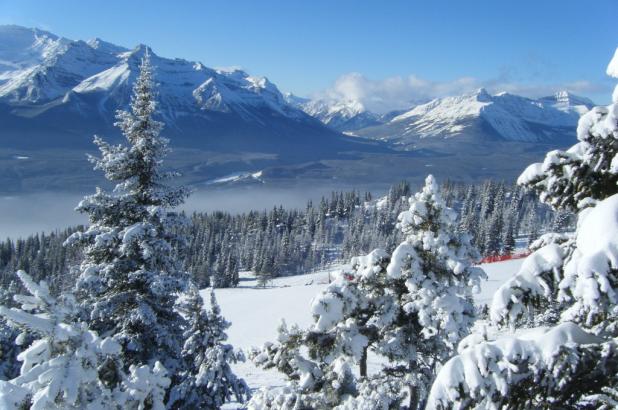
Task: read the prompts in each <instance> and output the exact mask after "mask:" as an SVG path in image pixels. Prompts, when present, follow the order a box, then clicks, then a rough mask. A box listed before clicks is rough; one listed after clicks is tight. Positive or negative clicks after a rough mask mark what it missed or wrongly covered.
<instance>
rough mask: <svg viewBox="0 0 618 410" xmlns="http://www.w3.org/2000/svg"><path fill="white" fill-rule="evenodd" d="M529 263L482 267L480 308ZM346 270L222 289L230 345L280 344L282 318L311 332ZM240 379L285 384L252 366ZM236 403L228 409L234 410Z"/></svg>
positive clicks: (372, 362) (241, 368) (246, 279)
mask: <svg viewBox="0 0 618 410" xmlns="http://www.w3.org/2000/svg"><path fill="white" fill-rule="evenodd" d="M522 261H523V259H518V260H510V261H505V262H497V263H491V264H485V265H481V266H482V267H483V269H484V270H485V272H486V273H487V276H488V280H487V281H483V282H482V285H481V291H480V293H479V294H477V295H476V297H475V300H476V302H477V304H479V305H481V304H486V303H487V304H488V303H489V302H491V298H492V296H493V294H494V292H495V291H496V289H498V287H499V286H500V285H501V284H502V283H504V282H505V281H506V280H507V279H508V278H510V277H511V276H513V275H514V274H515V273H517V271H518V269H519V267H520V266H521V264H522ZM343 267H344V266H343V265H340V266H334V267H331V268H330V269H326V270H322V271H318V272H314V273H310V274H306V275H299V276H290V277H284V278H277V279H274V280H273V281H272V282H271V283H269V285H268V286H267V287H266V288H261V287H258V286H257V281H256V280H255V278H254V277H252V276H251V275H250V274H249V273H244V274H242V275H241V282H240V285H239V287H237V288H235V289H217V291H216V295H217V300H218V301H219V304H220V305H221V310H222V313H223V315H224V316H225V318H226V319H227V320H228V321H230V322H232V326H231V327H230V329H229V330H228V336H229V342H230V343H231V344H233V345H234V346H235V347H236V348H239V349H243V350H245V351H246V350H248V349H250V348H251V347H253V346H255V347H259V346H262V344H263V343H264V342H267V341H274V340H276V337H277V327H278V325H279V323H280V321H281V319H285V321H286V322H287V323H288V324H293V323H296V324H298V325H299V326H301V327H306V326H308V325H309V324H311V322H312V318H311V312H310V305H311V300H312V299H313V298H314V297H315V295H316V294H318V293H319V292H320V291H321V290H322V289H324V288H325V287H326V285H327V284H328V281H329V275H330V276H331V277H332V276H333V274H334V273H335V272H336V271H338V270H341V269H342V268H343ZM378 365H379V363H378V359H377V358H372V357H370V358H369V370H370V372H371V369H372V368H376V367H377V366H378ZM234 369H235V371H236V373H237V375H238V376H240V377H243V378H244V379H245V381H246V382H247V383H248V384H249V386H250V387H251V388H252V389H257V388H259V387H263V386H269V387H277V386H282V385H283V384H284V383H285V382H284V379H283V378H282V377H281V375H280V374H279V373H278V372H276V371H272V370H271V371H265V370H262V369H258V368H256V367H255V366H253V364H252V363H251V362H250V361H247V362H245V363H239V364H236V365H235V366H234ZM236 407H237V406H236V405H233V404H230V406H226V408H230V409H234V408H236Z"/></svg>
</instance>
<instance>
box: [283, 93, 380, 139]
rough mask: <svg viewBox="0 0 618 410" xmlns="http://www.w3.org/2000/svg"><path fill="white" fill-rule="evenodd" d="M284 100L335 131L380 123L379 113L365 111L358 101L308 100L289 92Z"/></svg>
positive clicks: (351, 129) (356, 128) (350, 129)
mask: <svg viewBox="0 0 618 410" xmlns="http://www.w3.org/2000/svg"><path fill="white" fill-rule="evenodd" d="M286 100H287V101H288V102H289V103H290V104H293V105H295V106H296V107H298V108H300V109H301V110H303V111H304V112H306V113H307V114H309V115H311V116H312V117H314V118H317V119H318V120H320V121H322V122H323V123H324V124H326V125H328V126H329V127H331V128H333V129H335V130H337V131H342V132H343V131H355V130H358V129H361V128H366V127H371V126H374V125H378V124H381V123H382V121H380V116H379V115H377V114H374V113H372V112H370V111H367V109H366V108H365V106H363V104H362V103H360V102H359V101H353V100H330V99H319V100H309V99H305V98H301V97H297V96H295V95H293V94H289V93H288V94H286Z"/></svg>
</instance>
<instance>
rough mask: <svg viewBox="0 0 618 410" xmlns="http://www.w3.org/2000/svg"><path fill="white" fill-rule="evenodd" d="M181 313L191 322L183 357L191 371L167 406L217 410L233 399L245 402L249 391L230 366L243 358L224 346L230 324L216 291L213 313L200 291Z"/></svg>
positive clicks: (184, 303) (192, 293)
mask: <svg viewBox="0 0 618 410" xmlns="http://www.w3.org/2000/svg"><path fill="white" fill-rule="evenodd" d="M179 310H180V312H181V313H182V314H183V316H184V317H185V319H186V320H187V322H188V326H187V327H186V328H185V331H184V334H183V337H184V346H183V350H182V354H183V355H184V356H185V357H187V358H188V359H189V360H188V362H189V367H188V368H187V369H186V370H185V371H184V372H183V374H182V376H181V377H182V382H181V383H180V384H179V385H177V386H175V387H174V389H173V391H172V394H171V398H170V402H169V403H168V404H169V405H170V406H172V407H174V408H185V409H216V408H220V407H221V406H222V405H223V404H224V403H226V402H228V401H230V400H231V399H232V398H234V399H235V400H236V401H237V402H244V401H245V400H246V399H247V398H248V396H249V387H248V386H247V385H246V383H245V382H244V380H242V379H239V378H237V377H236V375H235V374H234V373H233V371H232V369H231V368H230V363H234V362H237V361H238V360H239V359H242V360H244V357H243V356H242V354H241V353H240V352H239V353H236V352H234V348H233V347H232V346H231V345H229V344H225V341H226V340H227V335H226V334H225V330H226V329H227V328H228V327H229V326H230V323H229V322H227V321H226V320H225V319H224V318H223V316H221V309H220V308H219V305H218V304H217V300H216V298H215V294H214V291H213V290H212V289H211V292H210V309H209V310H206V309H204V303H203V300H202V297H201V296H200V294H199V292H198V290H197V288H195V287H191V288H190V289H189V290H188V291H187V293H186V294H185V295H184V298H183V300H182V301H181V302H180V304H179Z"/></svg>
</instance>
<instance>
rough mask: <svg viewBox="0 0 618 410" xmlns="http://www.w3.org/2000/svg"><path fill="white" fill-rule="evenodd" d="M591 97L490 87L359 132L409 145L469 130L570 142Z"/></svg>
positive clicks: (475, 134)
mask: <svg viewBox="0 0 618 410" xmlns="http://www.w3.org/2000/svg"><path fill="white" fill-rule="evenodd" d="M592 106H593V103H592V102H591V101H590V100H587V99H585V98H582V97H578V96H575V95H573V94H570V93H568V92H566V91H563V92H559V93H557V94H556V95H554V96H550V97H545V98H540V99H538V100H534V99H529V98H525V97H521V96H517V95H513V94H509V93H499V94H496V95H490V94H489V93H488V92H487V91H486V90H485V89H479V90H477V91H475V92H472V93H468V94H464V95H460V96H453V97H445V98H437V99H434V100H432V101H430V102H428V103H426V104H421V105H418V106H416V107H414V108H412V109H411V110H409V111H407V112H404V113H402V114H400V115H397V116H395V117H394V118H392V119H391V120H390V121H388V122H386V123H385V124H382V125H379V126H375V127H370V128H365V129H363V130H360V131H358V134H359V135H362V136H367V137H371V138H379V139H384V140H387V141H389V142H392V143H395V144H397V145H399V146H401V147H403V148H405V149H407V148H409V147H410V146H414V145H415V144H417V143H418V142H419V140H424V139H435V138H439V139H444V138H449V139H450V138H455V137H461V136H465V137H468V139H469V138H473V139H477V140H485V141H487V140H492V139H493V140H501V141H520V142H556V143H561V142H564V143H568V142H569V141H570V138H574V136H575V127H576V125H577V120H578V119H579V116H580V115H581V114H582V113H583V112H586V111H587V110H588V109H589V108H591V107H592Z"/></svg>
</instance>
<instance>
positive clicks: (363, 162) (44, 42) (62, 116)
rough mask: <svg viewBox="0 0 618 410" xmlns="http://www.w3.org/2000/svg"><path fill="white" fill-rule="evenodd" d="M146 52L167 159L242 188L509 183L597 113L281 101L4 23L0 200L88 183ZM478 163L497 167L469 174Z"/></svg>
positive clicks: (546, 107) (133, 52)
mask: <svg viewBox="0 0 618 410" xmlns="http://www.w3.org/2000/svg"><path fill="white" fill-rule="evenodd" d="M146 53H148V54H149V55H150V58H151V62H152V64H153V66H154V69H155V78H156V82H157V83H158V112H159V116H160V119H161V120H162V121H164V122H165V124H166V127H165V129H164V134H165V135H166V136H168V137H169V138H170V139H171V140H172V146H173V148H174V149H175V154H174V155H173V156H172V158H170V164H171V165H172V166H174V167H175V168H178V169H180V170H181V172H183V173H184V174H185V176H186V180H187V182H189V183H192V184H196V185H204V186H206V185H208V186H212V185H213V181H215V182H216V181H237V180H238V179H239V178H235V177H230V176H235V175H255V174H256V173H259V175H260V178H248V180H250V181H254V180H256V181H259V183H261V184H264V183H268V182H270V183H279V182H282V181H285V182H287V183H299V181H302V182H304V181H308V180H314V181H317V183H322V182H324V181H325V180H326V181H329V182H330V183H332V182H333V181H334V182H337V183H341V184H358V183H360V182H361V181H362V182H363V183H366V184H371V183H376V184H387V183H391V182H392V181H393V179H400V178H408V179H414V178H417V177H418V178H420V177H422V175H424V174H425V173H426V172H427V169H426V168H431V167H435V168H436V170H435V171H434V170H432V172H434V173H436V174H438V175H440V174H443V175H451V174H455V175H458V176H459V177H461V178H466V179H470V178H472V179H478V178H484V177H496V176H497V177H503V178H510V177H513V176H514V175H515V173H516V171H515V169H514V167H516V166H519V165H521V166H524V165H525V164H526V163H527V162H529V161H531V160H537V159H538V158H537V157H538V156H539V155H541V154H540V153H541V152H543V151H546V150H547V149H548V148H557V147H563V146H567V145H570V144H571V143H572V142H573V140H574V138H575V125H576V124H577V119H578V118H579V115H581V113H583V112H585V111H586V110H588V109H589V108H591V107H592V106H593V103H592V102H591V101H590V100H588V99H585V98H583V97H578V96H575V95H573V94H571V93H568V92H566V91H564V92H559V93H557V94H556V95H553V96H549V97H545V98H540V99H529V98H525V97H521V96H517V95H512V94H507V93H500V94H496V95H491V94H489V93H488V92H487V91H486V90H483V89H481V90H477V91H475V92H471V93H468V94H464V95H460V96H451V97H444V98H438V99H434V100H431V101H427V102H423V103H422V104H416V105H414V106H412V107H409V108H408V109H406V110H401V111H396V112H391V113H386V114H377V113H373V112H370V111H368V110H367V109H366V108H365V107H364V106H363V104H362V103H360V102H358V101H341V100H333V99H318V100H309V99H305V98H300V97H297V96H294V95H293V94H289V93H288V94H285V95H284V94H282V93H281V92H280V91H279V89H278V88H277V86H276V85H275V84H273V83H272V82H270V81H269V80H268V79H267V78H265V77H255V76H251V75H249V74H247V73H246V72H244V71H242V70H221V69H213V68H209V67H206V66H205V65H204V64H202V63H200V62H193V61H188V60H184V59H179V58H164V57H161V56H158V55H157V54H155V52H154V51H153V50H151V49H150V48H149V47H148V46H146V45H138V46H136V47H134V48H132V49H128V48H124V47H121V46H117V45H114V44H111V43H108V42H105V41H103V40H101V39H94V40H90V41H81V40H78V41H74V40H69V39H66V38H62V37H59V36H56V35H54V34H52V33H49V32H47V31H43V30H39V29H30V28H24V27H20V26H12V25H9V26H0V123H1V124H2V127H1V128H0V192H14V191H22V190H36V189H60V188H63V187H64V188H66V187H67V186H69V187H74V188H76V189H81V187H85V186H89V185H90V184H91V182H92V179H93V178H95V177H94V174H92V173H91V172H90V171H89V164H88V163H87V162H86V161H84V160H83V158H84V152H85V151H91V150H92V149H93V146H92V143H91V142H92V136H93V134H99V135H102V136H104V137H106V138H108V139H111V140H112V141H117V140H119V138H120V134H119V132H118V130H117V129H116V128H115V127H114V126H113V123H114V118H115V112H116V110H118V109H126V108H127V107H128V104H129V102H130V92H131V87H132V83H133V81H134V79H135V78H136V74H137V71H138V66H139V63H140V61H141V59H142V58H143V56H144V55H145V54H146ZM513 154H517V155H516V156H515V159H512V160H511V161H510V162H509V164H504V163H503V161H501V160H500V158H501V157H502V156H506V157H508V156H510V157H511V158H513ZM478 155H489V156H491V157H492V158H490V159H489V160H487V161H485V165H486V166H485V167H480V168H479V167H476V168H474V167H472V165H473V164H475V163H478ZM394 165H395V166H394ZM240 179H243V178H240ZM320 181H321V182H320Z"/></svg>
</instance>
